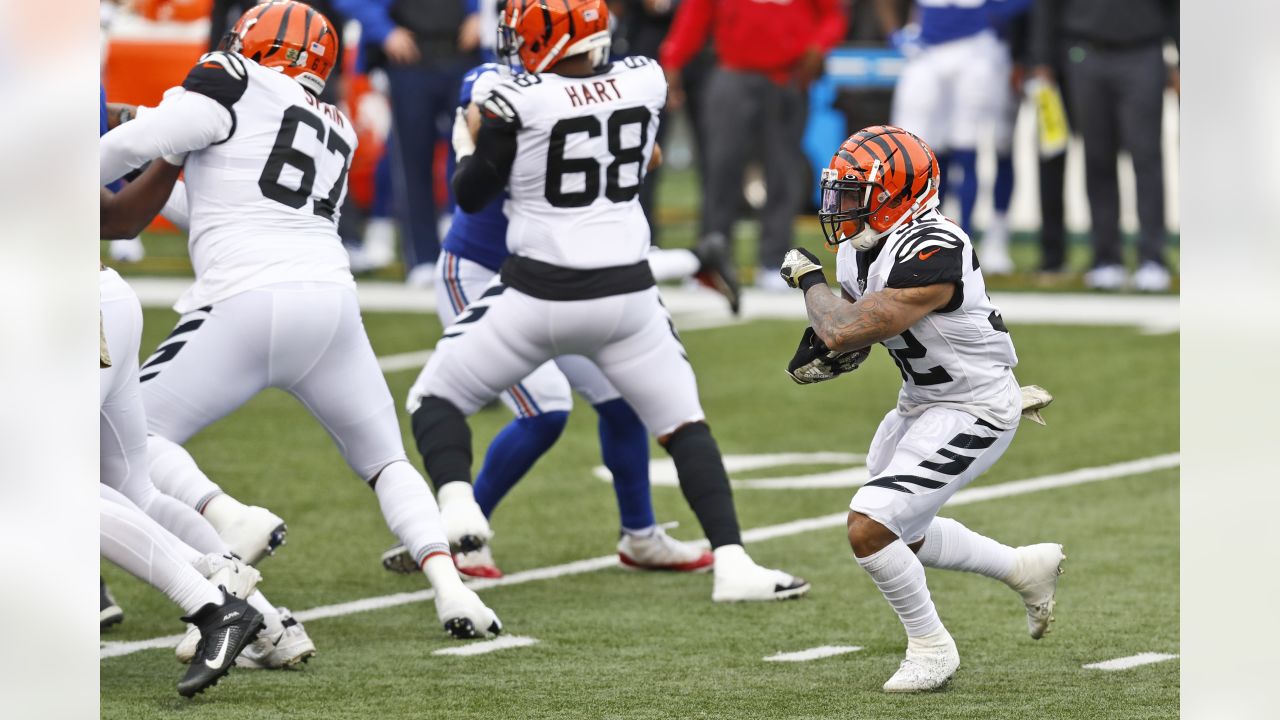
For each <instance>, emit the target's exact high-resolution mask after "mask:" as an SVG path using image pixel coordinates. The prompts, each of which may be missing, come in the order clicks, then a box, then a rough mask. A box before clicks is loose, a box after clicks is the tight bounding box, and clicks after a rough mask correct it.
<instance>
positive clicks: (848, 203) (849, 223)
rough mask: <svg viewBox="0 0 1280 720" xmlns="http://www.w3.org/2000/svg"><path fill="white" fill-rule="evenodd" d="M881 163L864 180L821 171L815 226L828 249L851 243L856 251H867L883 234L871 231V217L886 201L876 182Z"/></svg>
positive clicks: (831, 170)
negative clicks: (820, 193) (824, 239)
mask: <svg viewBox="0 0 1280 720" xmlns="http://www.w3.org/2000/svg"><path fill="white" fill-rule="evenodd" d="M879 170H880V161H878V160H877V161H876V162H875V163H874V164H873V165H872V167H871V172H870V173H868V174H867V178H866V179H862V178H860V177H858V173H857V172H856V171H850V172H849V173H847V174H846V175H845V176H844V177H840V172H839V171H838V170H836V169H835V168H824V169H823V171H822V205H821V207H820V208H819V210H818V223H819V224H820V225H822V234H823V236H824V237H826V240H827V245H830V246H832V247H835V246H836V245H839V244H840V243H842V242H845V241H846V240H847V241H850V243H851V244H852V245H853V246H854V248H855V249H858V250H870V249H871V248H873V247H875V244H876V242H877V241H878V240H879V239H880V238H881V237H883V236H884V234H885V233H877V232H875V231H874V230H872V228H871V226H870V224H869V222H870V219H871V216H872V215H874V214H875V213H877V212H879V211H880V210H881V208H883V207H884V204H885V203H886V202H888V201H889V199H890V198H889V191H888V190H887V189H886V188H885V186H884V185H883V184H882V183H880V182H878V181H877V180H876V178H877V176H878V175H879Z"/></svg>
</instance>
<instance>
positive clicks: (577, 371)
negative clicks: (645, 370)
mask: <svg viewBox="0 0 1280 720" xmlns="http://www.w3.org/2000/svg"><path fill="white" fill-rule="evenodd" d="M555 362H556V366H557V367H559V368H560V371H561V372H562V373H564V376H565V377H567V378H568V379H569V385H570V387H572V388H573V389H574V390H577V391H578V394H579V395H581V396H582V397H584V398H586V399H587V402H588V403H590V404H592V405H599V404H601V403H607V402H609V401H610V400H617V399H618V398H620V397H622V393H619V392H618V389H617V388H615V387H614V386H613V383H611V382H609V378H607V377H605V376H604V373H603V372H601V370H600V368H598V367H596V364H595V363H593V362H591V361H590V360H588V359H587V358H585V357H583V356H581V355H561V356H560V357H558V358H556V360H555Z"/></svg>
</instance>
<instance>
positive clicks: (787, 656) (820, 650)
mask: <svg viewBox="0 0 1280 720" xmlns="http://www.w3.org/2000/svg"><path fill="white" fill-rule="evenodd" d="M861 649H862V646H861V645H819V646H818V647H815V648H809V649H808V650H797V651H795V652H784V653H777V654H776V655H770V656H768V657H766V658H764V661H765V662H808V661H809V660H821V659H822V658H828V657H834V656H836V655H844V654H845V653H851V652H858V651H859V650H861Z"/></svg>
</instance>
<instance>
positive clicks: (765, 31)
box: [659, 0, 846, 289]
mask: <svg viewBox="0 0 1280 720" xmlns="http://www.w3.org/2000/svg"><path fill="white" fill-rule="evenodd" d="M845 28H846V21H845V15H844V13H843V11H842V10H841V7H840V2H839V0H793V1H792V2H787V3H781V2H757V1H756V0H684V2H682V3H681V4H680V7H679V8H678V9H677V11H676V14H675V19H674V21H673V23H672V26H671V33H670V34H669V35H668V36H667V39H666V41H665V42H663V44H662V47H661V49H660V51H659V55H660V60H661V62H662V66H663V68H664V69H665V71H666V73H667V81H668V82H669V83H670V86H671V89H670V94H669V96H668V98H669V100H668V102H669V105H668V107H669V108H671V109H674V108H678V107H680V106H681V105H682V104H683V103H684V99H685V97H684V91H683V86H682V84H681V78H680V70H681V69H682V68H684V67H685V65H686V64H688V62H689V61H690V60H692V59H693V58H694V56H695V55H696V54H697V53H698V52H699V50H701V49H702V47H703V46H704V45H705V44H706V41H707V39H708V37H710V36H714V39H715V46H716V53H717V56H718V59H717V65H716V67H715V69H714V70H713V71H712V73H711V77H710V78H709V79H708V80H707V87H706V89H705V90H704V91H703V93H702V97H700V98H695V99H694V102H697V103H701V116H702V117H701V119H702V138H703V141H704V146H705V155H704V156H703V157H704V158H705V161H706V162H705V165H704V167H703V169H704V170H705V172H706V177H707V181H706V182H704V183H703V191H704V194H703V198H702V214H703V217H704V221H705V223H706V229H707V233H708V234H709V235H721V236H723V237H725V238H731V237H732V234H733V226H734V221H735V220H737V217H738V213H739V208H740V207H741V195H742V181H743V173H744V169H745V167H746V164H747V162H748V160H750V159H751V158H752V157H753V156H754V155H755V154H756V152H757V150H758V151H759V152H761V153H762V154H763V160H764V171H765V187H766V192H767V200H766V202H765V206H764V208H763V210H762V211H761V233H760V248H759V265H761V266H762V267H760V268H759V269H757V272H756V284H757V285H758V286H762V287H767V288H771V289H773V288H777V289H785V288H786V285H785V283H783V282H782V280H781V276H779V274H778V267H779V266H780V265H781V264H782V256H783V255H784V254H786V252H787V250H788V249H789V248H790V247H791V245H792V226H793V224H794V221H795V216H796V214H797V213H798V212H800V210H801V208H802V207H803V203H804V197H805V192H806V190H807V188H808V187H809V184H810V182H809V178H808V177H807V176H801V175H800V168H806V169H807V167H808V162H807V160H805V157H804V151H803V149H802V145H801V142H802V138H803V136H804V128H805V120H806V116H807V111H808V99H807V90H808V87H809V83H810V82H812V81H813V80H814V79H815V78H817V77H818V76H819V75H821V74H822V72H823V63H824V61H825V59H826V54H827V52H828V51H830V50H831V48H832V47H833V46H834V45H835V44H836V43H838V42H840V40H841V39H842V38H843V37H844V33H845Z"/></svg>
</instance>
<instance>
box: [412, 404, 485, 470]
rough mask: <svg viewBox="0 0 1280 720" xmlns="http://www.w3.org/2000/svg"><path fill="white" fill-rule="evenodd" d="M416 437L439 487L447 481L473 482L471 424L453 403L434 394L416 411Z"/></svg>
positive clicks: (414, 419)
mask: <svg viewBox="0 0 1280 720" xmlns="http://www.w3.org/2000/svg"><path fill="white" fill-rule="evenodd" d="M411 425H412V427H413V439H414V442H415V443H416V444H417V446H418V452H419V453H421V454H422V465H423V468H425V469H426V471H427V477H429V478H431V484H432V486H433V487H435V489H436V490H439V489H440V487H441V486H442V485H445V484H447V483H451V482H455V481H462V482H468V483H469V482H471V428H470V426H468V425H467V418H466V416H465V415H463V414H462V411H461V410H459V409H458V408H457V407H456V406H455V405H454V404H453V403H451V402H449V401H448V400H445V399H444V398H438V397H434V396H427V397H425V398H423V399H422V404H421V405H420V406H418V409H417V410H416V411H414V413H413V418H412V422H411Z"/></svg>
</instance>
